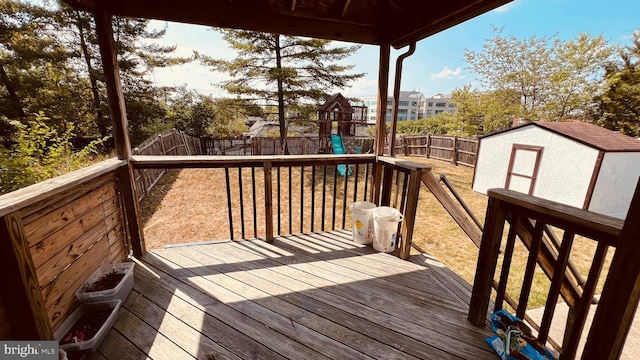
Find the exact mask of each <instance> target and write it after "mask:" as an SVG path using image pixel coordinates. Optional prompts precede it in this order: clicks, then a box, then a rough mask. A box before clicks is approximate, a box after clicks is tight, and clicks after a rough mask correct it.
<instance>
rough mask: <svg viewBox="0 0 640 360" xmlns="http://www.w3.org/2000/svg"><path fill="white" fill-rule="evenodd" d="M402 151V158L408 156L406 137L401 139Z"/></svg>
mask: <svg viewBox="0 0 640 360" xmlns="http://www.w3.org/2000/svg"><path fill="white" fill-rule="evenodd" d="M402 150H403V151H404V156H408V155H409V147H408V146H407V137H406V136H403V137H402Z"/></svg>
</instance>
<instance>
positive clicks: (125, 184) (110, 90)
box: [94, 11, 146, 257]
mask: <svg viewBox="0 0 640 360" xmlns="http://www.w3.org/2000/svg"><path fill="white" fill-rule="evenodd" d="M94 19H95V22H96V32H97V35H98V44H99V45H100V55H101V57H102V68H103V70H104V77H105V83H106V85H107V94H108V96H109V110H110V112H111V122H112V125H113V138H114V141H115V144H116V153H117V155H118V159H124V160H127V166H126V168H124V169H123V171H120V172H119V178H120V181H119V182H120V184H119V186H120V191H121V192H122V201H123V203H124V212H125V216H126V217H127V227H128V231H127V233H128V235H129V241H130V242H131V247H132V249H133V254H134V255H135V256H138V257H139V256H142V255H143V254H144V253H145V251H146V250H145V245H144V236H143V232H142V229H141V228H140V224H141V223H142V222H141V221H140V213H139V207H140V205H139V204H138V196H137V195H136V184H135V177H134V174H133V166H132V164H131V161H130V160H131V143H130V141H129V127H128V124H127V112H126V108H125V105H124V96H123V94H122V86H121V83H120V70H119V69H118V60H117V57H116V55H117V53H116V49H115V45H114V40H113V28H112V27H111V15H109V14H107V13H106V12H105V11H98V12H96V13H95V14H94Z"/></svg>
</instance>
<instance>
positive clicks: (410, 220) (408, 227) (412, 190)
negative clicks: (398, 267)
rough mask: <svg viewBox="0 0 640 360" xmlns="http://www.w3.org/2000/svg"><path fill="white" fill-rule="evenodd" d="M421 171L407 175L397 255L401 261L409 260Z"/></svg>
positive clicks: (412, 171) (414, 171)
mask: <svg viewBox="0 0 640 360" xmlns="http://www.w3.org/2000/svg"><path fill="white" fill-rule="evenodd" d="M422 170H423V169H415V170H411V172H410V175H409V190H408V191H407V204H406V206H405V211H404V217H403V219H402V232H401V233H402V243H400V253H399V255H400V258H401V259H402V260H407V259H409V254H410V252H411V242H412V241H413V229H414V227H415V223H416V213H417V210H418V198H419V197H420V185H421V180H422ZM425 171H430V169H426V170H425Z"/></svg>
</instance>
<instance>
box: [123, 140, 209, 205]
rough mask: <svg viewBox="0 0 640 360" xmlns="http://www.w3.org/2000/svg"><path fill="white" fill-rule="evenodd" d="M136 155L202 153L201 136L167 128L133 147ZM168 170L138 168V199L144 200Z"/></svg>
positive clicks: (136, 174)
mask: <svg viewBox="0 0 640 360" xmlns="http://www.w3.org/2000/svg"><path fill="white" fill-rule="evenodd" d="M133 154H134V155H200V154H202V144H201V141H200V139H199V138H197V137H193V136H189V135H187V134H185V133H184V132H182V131H178V130H176V129H171V130H165V131H163V132H161V133H158V134H156V135H153V136H151V137H150V138H148V139H147V140H145V141H144V142H143V143H141V144H140V145H138V146H137V147H135V148H134V149H133ZM166 172H167V170H166V169H143V170H136V172H135V182H136V189H137V190H138V200H142V198H144V197H145V195H146V194H148V193H149V191H150V190H151V189H152V188H153V186H154V185H155V184H156V183H157V182H158V180H160V178H162V176H163V175H164V174H165V173H166Z"/></svg>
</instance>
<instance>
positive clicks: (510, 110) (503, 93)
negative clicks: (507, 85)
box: [448, 85, 520, 135]
mask: <svg viewBox="0 0 640 360" xmlns="http://www.w3.org/2000/svg"><path fill="white" fill-rule="evenodd" d="M516 98H517V95H516V94H514V91H513V90H493V91H484V92H481V91H479V90H475V89H472V88H471V85H464V86H463V87H462V88H459V89H456V90H454V91H453V92H452V93H451V103H452V104H453V105H454V106H455V107H456V109H457V111H455V112H451V113H450V114H448V115H449V116H453V117H455V118H456V120H457V121H459V122H460V123H461V124H462V127H463V129H464V131H463V132H464V133H465V134H467V135H475V134H478V133H490V132H494V131H498V130H502V129H506V128H508V127H509V126H510V125H511V122H512V121H513V119H514V117H516V116H517V114H518V111H519V110H520V103H519V102H516V101H515V99H516Z"/></svg>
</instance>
